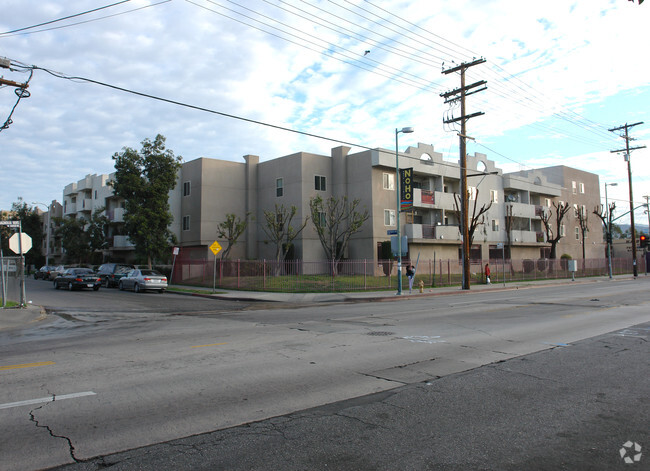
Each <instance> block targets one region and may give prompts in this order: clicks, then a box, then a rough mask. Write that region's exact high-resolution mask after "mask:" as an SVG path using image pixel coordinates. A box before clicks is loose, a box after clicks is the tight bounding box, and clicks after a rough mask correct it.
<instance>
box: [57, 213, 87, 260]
mask: <svg viewBox="0 0 650 471" xmlns="http://www.w3.org/2000/svg"><path fill="white" fill-rule="evenodd" d="M57 223H58V225H59V227H58V228H57V229H56V236H57V237H60V238H61V245H62V246H63V249H64V250H65V258H66V261H67V262H68V263H79V264H81V263H84V262H87V261H88V260H89V258H90V254H91V250H90V236H89V234H88V232H87V231H86V225H87V224H88V221H86V220H85V219H75V218H68V217H66V218H61V219H58V218H57Z"/></svg>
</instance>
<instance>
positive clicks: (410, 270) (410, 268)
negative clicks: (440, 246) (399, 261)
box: [406, 263, 415, 294]
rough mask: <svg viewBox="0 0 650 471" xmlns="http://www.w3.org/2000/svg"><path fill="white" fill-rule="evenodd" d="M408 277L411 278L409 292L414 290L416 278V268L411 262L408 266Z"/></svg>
mask: <svg viewBox="0 0 650 471" xmlns="http://www.w3.org/2000/svg"><path fill="white" fill-rule="evenodd" d="M406 277H407V278H408V279H409V294H411V293H412V291H413V280H414V279H415V268H413V265H411V264H410V263H409V264H408V266H407V267H406Z"/></svg>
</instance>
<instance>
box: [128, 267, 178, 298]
mask: <svg viewBox="0 0 650 471" xmlns="http://www.w3.org/2000/svg"><path fill="white" fill-rule="evenodd" d="M118 287H119V288H120V289H121V290H125V289H132V290H133V291H135V292H136V293H140V292H141V291H145V290H156V291H158V292H159V293H162V292H163V291H165V290H166V289H167V277H166V276H165V275H161V274H160V273H158V272H157V271H155V270H148V269H142V270H140V269H136V270H131V271H130V272H129V273H128V274H127V275H126V276H123V277H122V278H120V282H119V284H118Z"/></svg>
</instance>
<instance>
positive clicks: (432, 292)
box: [167, 275, 634, 304]
mask: <svg viewBox="0 0 650 471" xmlns="http://www.w3.org/2000/svg"><path fill="white" fill-rule="evenodd" d="M633 279H634V278H633V277H632V275H619V276H615V277H614V278H613V279H612V280H610V279H609V277H607V276H603V277H589V278H576V279H575V281H571V279H570V278H569V279H565V278H558V279H550V280H535V281H520V282H510V283H506V284H505V285H504V284H503V283H492V284H489V285H486V284H473V285H471V286H470V289H469V290H463V289H461V288H460V286H444V287H441V288H431V287H425V288H424V289H423V292H422V293H420V291H419V289H415V288H414V289H413V292H412V293H410V294H409V291H408V285H406V286H407V288H406V290H404V289H402V294H401V295H397V293H396V291H395V290H384V291H352V292H350V291H348V292H337V293H278V292H270V291H240V290H224V289H219V288H217V289H216V292H215V293H213V292H212V288H206V287H194V286H183V285H172V286H171V287H170V288H171V289H172V290H170V291H167V292H168V293H174V294H179V295H186V296H201V297H208V298H216V299H224V300H230V301H232V300H238V301H258V302H284V303H296V304H303V303H305V304H312V303H341V302H343V303H344V302H375V301H399V300H401V299H414V298H418V297H423V296H424V297H431V296H442V295H467V294H472V293H477V292H484V291H507V290H517V289H530V288H537V287H543V286H553V285H565V284H566V283H581V284H582V283H597V282H610V283H611V282H617V281H631V280H633ZM174 288H176V289H191V290H194V291H198V292H194V293H188V292H180V291H173V289H174Z"/></svg>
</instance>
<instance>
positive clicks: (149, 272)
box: [140, 270, 160, 276]
mask: <svg viewBox="0 0 650 471" xmlns="http://www.w3.org/2000/svg"><path fill="white" fill-rule="evenodd" d="M140 273H142V274H143V275H144V276H160V273H158V272H157V271H156V270H140Z"/></svg>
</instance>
